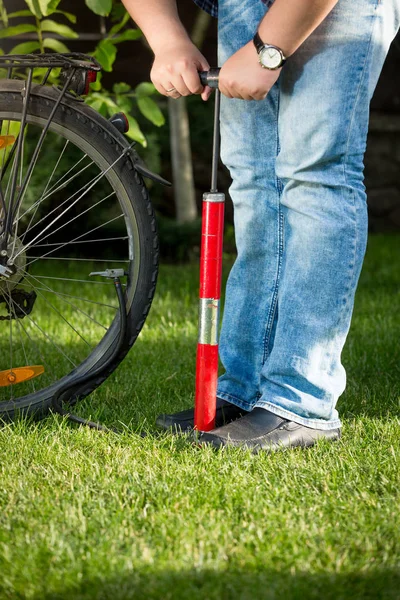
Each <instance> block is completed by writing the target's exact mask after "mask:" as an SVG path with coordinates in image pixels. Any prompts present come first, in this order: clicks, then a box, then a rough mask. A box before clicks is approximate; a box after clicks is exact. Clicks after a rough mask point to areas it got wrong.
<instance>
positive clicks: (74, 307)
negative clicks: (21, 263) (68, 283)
mask: <svg viewBox="0 0 400 600" xmlns="http://www.w3.org/2000/svg"><path fill="white" fill-rule="evenodd" d="M21 271H22V270H21ZM23 272H24V273H25V275H24V277H25V278H27V279H34V280H36V281H38V280H37V278H36V277H35V276H34V275H31V274H30V273H28V272H26V271H23ZM39 283H41V284H42V285H44V286H45V288H39V287H37V286H36V285H34V284H33V283H32V284H30V286H28V285H26V284H23V283H21V282H20V283H19V284H18V285H20V286H24V287H28V288H29V287H33V289H34V290H38V289H40V290H43V291H45V292H50V293H52V294H55V295H56V296H60V300H62V301H63V302H65V303H66V304H68V305H69V306H71V307H72V308H73V309H74V310H76V311H77V312H80V313H81V314H83V315H84V316H85V317H87V318H88V319H90V321H92V323H95V324H96V325H98V326H99V327H101V328H102V329H104V330H105V331H107V327H105V326H104V325H102V324H101V323H99V321H96V319H94V318H93V317H92V316H90V315H89V314H88V313H87V312H85V311H84V310H82V309H81V308H79V307H78V306H76V305H75V304H72V302H68V300H65V299H64V298H62V296H67V294H61V293H60V292H57V291H56V290H53V289H52V288H50V287H49V286H47V285H46V284H45V283H43V282H42V281H40V282H39ZM72 297H74V296H72ZM75 297H77V296H75ZM78 299H79V300H83V298H78ZM96 304H97V303H96ZM105 306H108V305H105ZM111 308H115V309H116V308H118V307H113V306H112V307H111Z"/></svg>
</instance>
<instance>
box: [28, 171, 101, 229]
mask: <svg viewBox="0 0 400 600" xmlns="http://www.w3.org/2000/svg"><path fill="white" fill-rule="evenodd" d="M91 164H93V163H90V164H89V165H87V166H86V167H85V168H84V169H82V170H81V171H79V173H77V174H76V177H77V176H78V175H80V174H81V173H83V171H85V169H87V167H90V165H91ZM96 177H98V175H96ZM96 177H94V178H93V179H92V180H91V181H89V182H87V183H85V184H84V185H83V186H82V187H81V188H80V189H79V190H77V191H76V192H74V193H73V194H72V196H70V197H69V198H67V199H66V200H64V201H63V202H62V203H61V204H59V205H57V206H56V207H55V208H53V210H51V211H50V212H49V213H47V214H46V216H45V217H42V218H41V219H40V220H39V221H37V222H36V223H35V224H34V225H32V227H31V224H32V219H31V220H30V222H29V225H28V227H27V228H26V230H25V233H24V235H23V237H22V238H21V239H22V241H23V240H24V239H25V237H26V234H27V233H29V231H32V229H35V227H37V226H38V225H39V224H40V223H42V221H44V220H45V219H47V217H49V216H50V215H52V214H53V213H54V212H56V211H57V210H59V209H60V207H61V206H64V204H66V203H67V202H69V201H70V200H72V198H74V197H75V196H76V195H77V194H79V193H80V192H81V191H82V190H84V189H85V188H86V187H87V186H88V185H90V183H92V182H93V181H94V180H95V179H96ZM74 178H75V177H72V178H71V179H70V180H69V181H67V182H66V183H65V184H63V185H61V186H60V187H58V188H57V189H55V190H54V191H53V192H50V193H49V194H47V196H43V197H41V198H39V200H37V201H36V203H35V204H34V205H33V207H36V208H35V214H36V212H37V210H38V208H39V205H40V204H42V202H44V201H45V200H47V199H48V198H50V196H52V195H53V194H55V193H56V192H58V191H59V190H61V189H62V188H63V187H66V186H67V185H68V183H69V182H70V181H72V179H74ZM28 212H29V210H27V211H26V212H25V213H24V214H23V215H22V216H21V218H22V217H23V216H24V215H26V214H27V213H28Z"/></svg>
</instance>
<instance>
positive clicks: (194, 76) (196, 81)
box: [183, 63, 210, 94]
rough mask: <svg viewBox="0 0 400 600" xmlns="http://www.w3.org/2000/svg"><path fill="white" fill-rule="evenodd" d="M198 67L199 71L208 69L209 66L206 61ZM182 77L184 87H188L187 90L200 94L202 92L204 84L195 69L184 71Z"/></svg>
mask: <svg viewBox="0 0 400 600" xmlns="http://www.w3.org/2000/svg"><path fill="white" fill-rule="evenodd" d="M198 67H199V69H200V70H201V71H208V70H209V68H210V67H209V66H208V63H203V64H200V65H198ZM183 79H184V82H185V84H186V87H187V88H188V90H190V93H191V94H202V93H203V91H204V86H203V84H202V83H201V80H200V77H199V73H198V71H197V69H193V70H190V71H185V72H184V73H183Z"/></svg>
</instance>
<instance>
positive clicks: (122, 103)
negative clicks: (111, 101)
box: [115, 96, 132, 114]
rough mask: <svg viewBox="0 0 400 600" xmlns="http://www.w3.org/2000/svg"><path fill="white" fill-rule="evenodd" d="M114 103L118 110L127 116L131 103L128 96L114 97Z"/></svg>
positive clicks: (130, 110)
mask: <svg viewBox="0 0 400 600" xmlns="http://www.w3.org/2000/svg"><path fill="white" fill-rule="evenodd" d="M115 101H116V103H117V105H118V108H119V110H120V111H122V112H123V113H126V114H129V113H131V112H132V101H131V99H130V98H128V96H116V99H115Z"/></svg>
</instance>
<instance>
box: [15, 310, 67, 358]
mask: <svg viewBox="0 0 400 600" xmlns="http://www.w3.org/2000/svg"><path fill="white" fill-rule="evenodd" d="M19 308H20V309H21V312H23V313H24V315H25V317H26V318H27V319H28V320H29V321H30V322H31V323H32V325H34V327H36V328H37V329H38V330H39V331H40V332H41V334H42V335H43V336H44V337H45V338H46V339H47V340H49V342H50V343H51V344H52V345H53V346H54V347H55V348H56V349H57V350H58V352H60V354H62V355H63V356H64V358H66V359H67V361H68V362H69V363H70V364H71V365H72V366H73V367H74V368H75V369H76V367H77V365H76V364H75V363H74V361H73V360H72V359H70V358H69V356H67V355H66V354H65V352H64V350H62V349H61V348H60V347H59V346H58V345H57V344H56V343H55V342H54V341H53V340H52V338H51V337H50V336H49V335H48V334H47V333H46V332H45V331H43V329H42V328H41V327H40V325H38V324H37V323H36V321H35V320H34V319H32V317H31V315H29V314H28V313H27V312H25V310H24V309H23V308H22V306H20V307H19Z"/></svg>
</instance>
